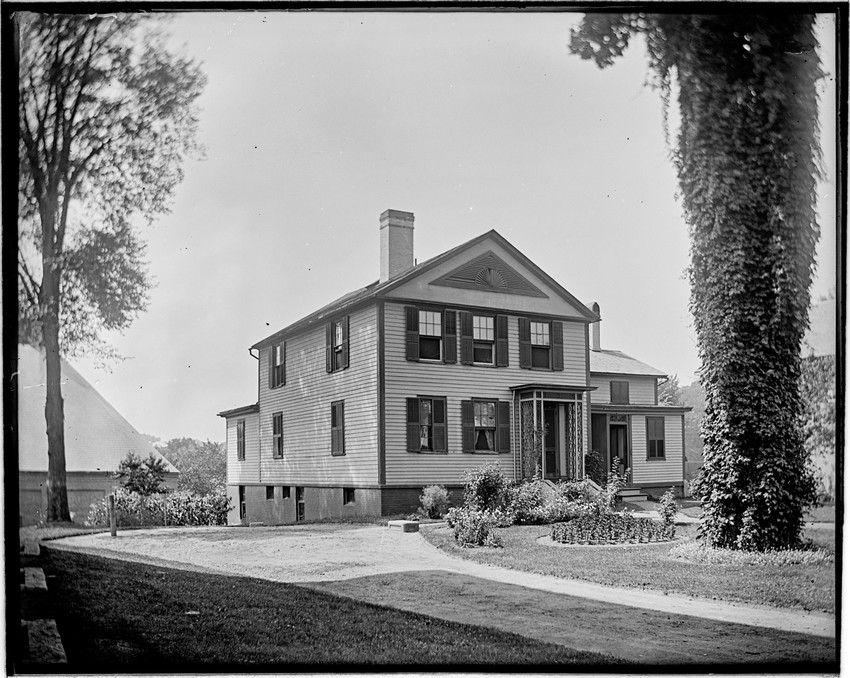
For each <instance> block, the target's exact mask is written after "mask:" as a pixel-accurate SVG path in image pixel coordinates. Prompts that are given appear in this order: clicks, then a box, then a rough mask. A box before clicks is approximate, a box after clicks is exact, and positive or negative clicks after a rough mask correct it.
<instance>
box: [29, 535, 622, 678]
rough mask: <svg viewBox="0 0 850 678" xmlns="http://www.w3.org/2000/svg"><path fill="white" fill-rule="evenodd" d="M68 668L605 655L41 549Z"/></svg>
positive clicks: (273, 588) (296, 592)
mask: <svg viewBox="0 0 850 678" xmlns="http://www.w3.org/2000/svg"><path fill="white" fill-rule="evenodd" d="M40 560H41V561H42V566H43V568H44V570H45V574H46V575H47V577H48V586H49V587H50V596H51V599H52V603H53V607H54V611H55V614H56V620H57V623H58V626H59V631H60V633H61V635H62V640H63V643H64V644H65V650H66V652H67V655H68V661H69V666H68V668H69V669H70V670H72V671H74V672H76V673H80V672H98V673H103V672H111V671H127V670H132V671H133V672H134V673H137V672H162V671H168V672H185V671H196V670H204V671H208V670H211V669H216V670H227V669H234V668H238V667H243V669H244V667H245V666H246V665H250V666H251V670H257V671H259V670H263V669H265V670H275V669H276V670H278V671H279V670H281V669H282V667H284V666H285V667H286V670H287V671H291V670H293V667H294V666H297V665H304V666H307V665H314V664H324V665H332V664H346V665H411V664H433V665H439V664H443V665H445V664H453V665H456V664H462V665H465V666H477V665H493V664H498V665H503V664H506V665H513V664H545V665H552V664H554V665H559V664H560V665H575V664H580V665H584V666H588V665H596V666H599V665H608V664H612V663H617V662H618V660H616V659H614V658H613V657H611V656H609V655H605V654H599V653H594V652H587V651H580V650H572V649H570V648H568V647H563V646H561V645H555V644H552V643H544V642H539V641H535V640H530V639H528V638H526V637H522V636H519V635H516V634H513V633H508V632H505V631H499V630H494V629H488V628H482V627H477V626H472V625H469V624H463V623H456V622H450V621H445V620H442V619H438V618H435V617H430V616H426V615H424V614H416V613H412V612H406V611H401V610H395V609H390V608H385V607H380V606H377V605H373V604H369V603H364V602H359V601H355V600H351V599H349V598H342V597H337V596H334V595H331V594H329V593H324V592H319V591H313V590H309V589H306V588H303V587H299V586H295V585H291V584H281V583H276V582H271V581H265V580H261V579H251V578H247V577H228V576H224V575H215V574H206V573H200V572H188V571H182V570H176V569H170V568H163V567H156V566H152V565H144V564H139V563H133V562H125V561H118V560H112V559H105V558H98V557H96V556H89V555H83V554H76V553H69V552H64V551H54V550H51V549H50V548H49V547H47V548H44V549H43V555H42V557H41V559H40Z"/></svg>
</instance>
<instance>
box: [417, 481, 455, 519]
mask: <svg viewBox="0 0 850 678" xmlns="http://www.w3.org/2000/svg"><path fill="white" fill-rule="evenodd" d="M419 503H420V504H421V505H422V507H421V508H420V509H419V512H420V513H421V514H422V515H423V516H425V517H426V518H442V517H443V516H444V515H446V511H447V510H448V509H449V493H448V490H446V488H445V487H443V486H442V485H428V486H427V487H424V488H423V489H422V494H421V495H419Z"/></svg>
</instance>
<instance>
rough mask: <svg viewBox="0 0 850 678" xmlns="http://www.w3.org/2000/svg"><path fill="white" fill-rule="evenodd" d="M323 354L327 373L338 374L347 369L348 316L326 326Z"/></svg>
mask: <svg viewBox="0 0 850 678" xmlns="http://www.w3.org/2000/svg"><path fill="white" fill-rule="evenodd" d="M325 353H326V357H327V361H326V362H327V365H326V368H327V371H328V372H339V371H340V370H344V369H345V368H346V367H348V356H349V342H348V316H345V317H343V318H340V319H339V320H334V321H333V322H330V323H328V324H327V330H326V340H325Z"/></svg>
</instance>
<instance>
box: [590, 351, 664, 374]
mask: <svg viewBox="0 0 850 678" xmlns="http://www.w3.org/2000/svg"><path fill="white" fill-rule="evenodd" d="M590 373H591V374H594V373H595V374H633V375H638V376H647V377H666V376H667V373H666V372H662V371H661V370H658V369H656V368H654V367H652V366H651V365H647V364H646V363H642V362H641V361H640V360H636V359H635V358H632V357H631V356H630V355H626V354H625V353H623V352H622V351H611V350H601V351H591V352H590Z"/></svg>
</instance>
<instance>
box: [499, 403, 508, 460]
mask: <svg viewBox="0 0 850 678" xmlns="http://www.w3.org/2000/svg"><path fill="white" fill-rule="evenodd" d="M496 427H497V429H498V431H497V433H498V437H497V442H496V450H497V451H498V452H510V451H511V404H510V403H509V402H506V401H503V400H500V401H499V402H498V403H497V406H496Z"/></svg>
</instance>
